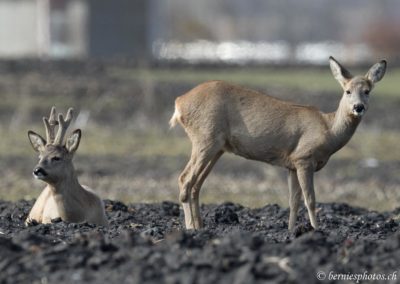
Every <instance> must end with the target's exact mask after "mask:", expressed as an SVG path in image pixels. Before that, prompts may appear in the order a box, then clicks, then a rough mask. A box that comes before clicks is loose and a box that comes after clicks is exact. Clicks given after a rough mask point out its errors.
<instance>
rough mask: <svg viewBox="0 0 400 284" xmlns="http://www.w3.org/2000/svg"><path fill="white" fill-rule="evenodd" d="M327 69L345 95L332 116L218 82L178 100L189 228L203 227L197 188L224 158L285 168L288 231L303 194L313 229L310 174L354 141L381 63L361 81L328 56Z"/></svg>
mask: <svg viewBox="0 0 400 284" xmlns="http://www.w3.org/2000/svg"><path fill="white" fill-rule="evenodd" d="M330 67H331V70H332V73H333V76H334V77H335V79H336V80H337V81H338V82H339V84H340V85H341V86H342V88H343V90H344V93H343V96H342V99H341V101H340V103H339V107H338V109H337V110H336V111H335V112H332V113H323V112H321V111H319V110H318V109H317V108H315V107H312V106H303V105H298V104H295V103H291V102H287V101H283V100H279V99H277V98H274V97H271V96H267V95H264V94H262V93H259V92H257V91H254V90H249V89H245V88H242V87H240V86H236V85H232V84H229V83H226V82H221V81H211V82H206V83H203V84H200V85H198V86H197V87H195V88H194V89H192V90H191V91H189V92H188V93H186V94H185V95H183V96H180V97H178V98H177V99H176V101H175V112H174V114H173V116H172V118H171V120H170V125H171V127H173V126H175V125H176V124H177V123H178V122H179V123H180V124H181V125H182V127H183V128H184V129H185V131H186V133H187V135H188V136H189V138H190V140H191V142H192V154H191V157H190V160H189V162H188V164H187V165H186V167H185V169H184V170H183V172H182V174H181V175H180V177H179V189H180V194H179V199H180V201H181V202H182V205H183V209H184V213H185V223H186V228H187V229H198V228H201V227H202V226H203V224H202V219H201V217H200V212H199V211H200V210H199V193H200V189H201V186H202V184H203V182H204V180H205V179H206V177H207V175H208V174H209V173H210V171H211V169H212V168H213V166H214V165H215V163H216V162H217V160H218V159H219V158H220V157H221V155H222V154H223V153H224V152H231V153H234V154H236V155H239V156H242V157H244V158H247V159H251V160H257V161H262V162H266V163H269V164H272V165H277V166H281V167H285V168H287V169H288V172H289V175H288V183H289V198H290V200H289V207H290V214H289V229H290V230H293V229H294V227H295V224H296V219H297V212H298V208H299V204H300V200H301V195H302V194H303V196H304V201H305V205H306V207H307V210H308V215H309V218H310V222H311V225H312V226H313V227H314V228H315V229H317V228H318V224H317V219H316V215H315V193H314V182H313V178H314V172H316V171H319V170H320V169H322V168H323V167H324V166H325V164H326V163H327V162H328V159H329V157H330V156H331V155H332V154H333V153H335V152H336V151H338V150H339V149H340V148H342V147H343V146H344V145H345V144H346V143H347V142H348V141H349V140H350V138H351V136H352V135H353V133H354V131H355V130H356V128H357V126H358V124H359V123H360V121H361V118H362V117H363V115H364V114H365V112H366V111H367V109H368V100H369V95H370V92H371V90H372V88H373V87H374V84H375V83H376V82H378V81H380V80H381V79H382V77H383V76H384V74H385V70H386V61H384V60H382V61H381V62H379V63H376V64H375V65H373V66H372V67H371V69H370V70H369V71H368V73H367V74H366V75H365V76H352V75H351V74H350V73H349V71H347V70H346V69H345V68H344V67H342V66H341V65H340V64H339V62H337V61H336V60H335V59H334V58H333V57H330Z"/></svg>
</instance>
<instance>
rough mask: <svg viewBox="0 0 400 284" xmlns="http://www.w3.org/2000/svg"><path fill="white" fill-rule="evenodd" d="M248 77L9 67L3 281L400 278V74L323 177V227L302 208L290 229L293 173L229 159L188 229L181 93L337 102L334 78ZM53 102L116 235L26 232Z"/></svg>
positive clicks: (0, 206)
mask: <svg viewBox="0 0 400 284" xmlns="http://www.w3.org/2000/svg"><path fill="white" fill-rule="evenodd" d="M326 69H327V67H326ZM241 70H243V71H238V70H236V69H215V70H214V69H212V70H197V69H190V68H189V69H184V70H175V69H171V70H168V69H162V70H159V69H143V68H142V69H138V68H136V67H133V66H130V65H129V64H121V63H115V62H113V63H98V62H29V61H24V62H1V63H0V72H1V73H0V99H1V100H0V134H1V139H0V172H1V173H2V176H1V178H0V200H8V201H1V202H0V247H1V249H0V254H1V255H0V271H1V274H0V283H3V282H4V283H16V282H18V281H19V282H27V281H29V282H31V281H36V283H57V282H62V283H71V282H73V281H78V282H79V281H81V282H83V281H87V282H93V283H99V282H104V281H107V280H109V281H111V283H115V282H121V283H131V282H135V283H143V282H149V283H158V282H160V281H164V282H168V283H210V282H224V283H253V282H260V283H264V282H265V281H267V280H271V281H272V282H278V283H288V282H293V283H305V282H307V283H313V282H316V283H319V281H318V280H317V278H316V273H317V272H318V271H322V272H324V273H326V274H328V273H329V271H336V272H341V273H364V271H367V272H371V273H372V272H375V273H393V272H394V271H396V270H397V269H398V267H399V264H400V261H399V258H398V252H399V246H400V245H399V244H400V241H399V240H400V237H399V235H398V233H396V231H397V230H398V227H399V213H400V211H399V209H398V207H399V204H400V186H399V184H400V183H399V181H400V177H399V176H398V169H399V166H400V162H399V161H400V144H399V143H398V141H399V139H400V134H399V124H398V121H399V112H398V109H399V106H400V97H398V96H397V87H396V83H397V82H399V78H400V73H399V72H398V71H397V70H390V69H389V70H388V74H387V75H386V77H385V78H384V79H383V81H382V83H381V86H378V87H377V88H376V91H375V92H374V95H372V97H371V107H370V110H369V111H368V113H367V114H366V117H365V119H364V121H363V122H362V125H361V126H360V128H359V129H358V130H357V132H356V135H355V136H354V137H353V138H352V140H351V142H350V143H349V144H348V145H347V146H346V147H345V148H344V149H342V150H341V151H340V152H339V153H337V154H336V155H334V157H333V158H332V159H331V161H330V162H329V163H328V165H327V166H326V167H325V168H324V169H323V170H322V171H321V172H319V173H317V174H316V178H315V182H316V195H317V201H319V202H325V203H320V204H319V207H320V212H319V218H320V223H321V225H322V227H321V229H320V230H319V231H317V232H312V231H311V232H309V230H310V228H309V226H308V225H307V224H308V223H307V222H306V218H305V212H304V210H303V212H302V216H301V218H302V219H301V225H300V226H299V227H298V228H297V231H296V232H295V233H294V234H290V233H289V232H288V231H287V229H286V228H287V217H288V211H287V209H285V208H287V205H286V204H287V200H288V198H287V185H286V172H285V171H284V170H283V169H279V168H274V167H271V166H268V165H265V164H262V163H258V162H252V161H247V160H245V159H242V158H238V157H234V156H232V155H224V156H223V157H222V159H221V160H220V161H219V162H218V163H217V165H216V167H215V169H214V171H213V172H212V173H211V175H210V176H209V178H208V179H207V181H206V183H205V184H204V186H203V190H202V193H201V201H202V202H204V203H205V204H207V205H203V207H202V212H203V216H205V219H206V226H207V228H206V229H204V230H201V231H200V232H196V233H195V232H185V231H184V230H182V226H181V224H182V212H181V211H180V209H179V207H178V205H177V204H175V203H169V202H165V200H171V201H177V196H178V189H177V178H178V175H179V172H180V171H181V170H182V169H183V167H184V165H185V163H186V162H187V159H188V156H189V152H190V144H189V142H188V139H187V138H186V136H185V134H184V133H183V131H182V130H181V129H179V128H177V129H173V130H169V129H168V120H169V117H170V116H171V115H172V112H173V103H174V98H175V97H177V96H179V95H181V94H183V93H184V92H186V91H188V90H189V89H190V88H192V87H193V86H195V85H196V84H198V83H200V82H202V81H204V80H207V79H225V80H231V81H233V82H237V83H240V84H243V85H246V86H249V87H253V88H256V89H258V90H262V91H265V92H268V93H270V94H272V95H276V96H279V97H281V98H283V99H289V100H292V101H295V102H298V103H303V104H313V105H316V106H318V107H320V108H322V109H323V110H324V111H333V110H334V109H335V108H336V106H337V104H338V101H339V99H340V94H341V90H340V89H339V86H338V85H337V84H336V82H335V81H334V79H333V78H332V76H331V75H330V74H329V73H328V72H327V71H326V70H325V69H324V70H306V71H304V70H294V71H292V70H274V69H266V70H264V69H255V70H253V69H247V68H246V67H242V68H241ZM364 71H365V70H364ZM277 74H278V75H277ZM298 74H300V75H298ZM52 105H56V106H57V107H58V108H59V109H60V110H62V111H64V112H65V111H66V109H67V107H69V106H73V107H74V108H75V109H76V112H77V113H78V114H79V116H78V118H77V120H76V122H75V127H79V128H82V129H83V138H82V142H81V145H80V149H79V150H78V152H77V154H76V159H75V166H76V168H77V171H78V173H79V176H80V181H81V182H82V183H83V184H86V185H89V186H90V187H92V188H94V189H95V191H96V192H97V193H99V195H100V196H101V197H102V198H104V199H110V200H113V201H108V202H107V204H106V207H107V214H108V216H109V218H110V221H111V226H110V228H109V229H104V228H95V227H93V226H91V225H89V224H82V225H74V224H65V223H63V222H57V223H54V224H51V225H39V226H34V227H29V228H24V227H23V219H24V217H25V216H26V214H27V213H28V211H29V208H30V207H31V205H32V202H33V201H32V199H34V198H36V197H37V196H38V194H39V193H40V190H41V189H42V188H43V187H44V185H43V184H42V183H41V182H38V181H35V180H34V179H33V178H32V176H31V172H32V169H33V167H34V165H35V163H36V160H37V157H36V153H34V151H33V150H32V149H31V147H30V145H29V142H28V139H27V135H26V132H27V130H29V129H32V130H35V131H38V132H39V133H44V129H43V125H42V123H41V117H42V116H43V115H47V114H48V112H49V110H50V107H51V106H52ZM20 199H25V200H28V201H18V200H20ZM117 200H122V201H123V202H124V203H125V204H128V203H133V204H132V205H125V204H122V203H118V202H117ZM225 201H232V202H235V204H231V203H223V202H225ZM143 202H153V204H139V203H143ZM154 202H157V203H154ZM337 202H339V203H337ZM341 202H345V203H347V204H350V205H346V204H342V203H341ZM210 203H213V204H215V203H217V204H221V205H208V204H210ZM236 203H240V204H241V205H239V204H236ZM274 204H275V205H274ZM276 204H278V205H276ZM353 206H360V207H363V208H366V209H360V208H358V207H353ZM257 208H258V209H257ZM376 210H378V211H384V212H383V213H379V212H378V211H376ZM235 281H236V282H235ZM325 281H326V282H328V281H327V280H325ZM385 283H388V282H387V281H385ZM389 283H390V282H389ZM392 283H395V281H394V282H392Z"/></svg>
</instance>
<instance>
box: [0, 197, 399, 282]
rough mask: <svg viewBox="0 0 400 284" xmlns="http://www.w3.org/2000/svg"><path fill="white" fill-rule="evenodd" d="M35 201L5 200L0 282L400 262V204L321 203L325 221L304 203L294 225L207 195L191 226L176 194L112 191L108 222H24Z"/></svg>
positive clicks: (193, 276) (286, 273)
mask: <svg viewBox="0 0 400 284" xmlns="http://www.w3.org/2000/svg"><path fill="white" fill-rule="evenodd" d="M32 204H33V203H32V202H28V201H19V202H16V203H12V202H5V201H0V272H1V273H0V283H83V282H84V283H207V284H208V283H266V282H269V283H321V282H323V283H332V282H334V281H333V280H331V281H329V280H328V275H329V273H330V272H331V271H332V273H345V274H349V273H356V274H363V273H364V272H366V273H369V274H371V273H376V274H379V275H382V274H385V275H384V276H387V275H392V277H393V273H397V272H396V270H397V269H398V268H399V265H400V233H398V232H397V231H398V230H399V225H400V222H399V213H400V209H397V210H394V211H392V212H385V213H378V212H374V211H368V210H365V209H362V208H356V207H350V206H349V205H346V204H337V203H332V204H318V208H319V213H318V218H319V222H320V226H321V228H320V229H319V230H317V231H313V230H312V229H311V227H310V225H309V223H308V220H307V218H306V211H305V209H304V208H302V209H301V211H300V217H299V222H298V226H297V228H296V230H295V232H294V233H290V232H289V231H288V230H287V220H288V209H286V208H281V207H279V206H278V205H267V206H265V207H262V208H258V209H249V208H245V207H242V206H241V205H239V204H232V203H224V204H221V205H203V206H202V214H203V216H204V219H205V229H202V230H200V231H197V232H194V231H186V230H184V229H183V227H182V224H183V212H182V210H181V209H180V207H179V206H178V204H176V203H172V202H163V203H157V204H130V205H125V204H123V203H121V202H116V201H106V202H105V206H106V211H107V214H108V218H109V221H110V226H109V228H102V227H95V226H93V225H91V224H68V223H64V222H62V221H60V220H55V221H54V222H53V223H52V224H47V225H35V226H30V227H25V226H24V219H25V217H26V215H27V213H28V212H29V210H30V208H31V206H32ZM318 272H320V274H319V275H321V272H322V273H325V275H326V277H327V278H326V279H325V281H319V280H318V279H317V273H318ZM394 276H395V277H398V276H397V275H394ZM395 282H396V281H392V282H390V281H386V282H385V283H395ZM374 283H375V282H374Z"/></svg>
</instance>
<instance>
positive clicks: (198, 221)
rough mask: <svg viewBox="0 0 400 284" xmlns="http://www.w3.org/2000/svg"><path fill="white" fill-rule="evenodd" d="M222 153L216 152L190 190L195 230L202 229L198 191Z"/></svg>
mask: <svg viewBox="0 0 400 284" xmlns="http://www.w3.org/2000/svg"><path fill="white" fill-rule="evenodd" d="M223 153H224V152H223V151H220V152H218V153H217V154H216V155H215V156H214V157H213V158H212V159H211V161H210V162H208V164H207V166H206V167H205V168H204V170H203V171H202V172H201V174H200V176H199V177H198V179H197V181H196V183H195V184H194V186H193V188H192V196H191V197H192V206H193V207H192V208H193V217H194V222H195V227H197V228H202V227H203V221H202V220H201V214H200V204H199V195H200V189H201V187H202V185H203V183H204V181H205V180H206V178H207V176H208V174H209V173H210V172H211V170H212V168H213V167H214V165H215V163H216V162H217V161H218V159H219V158H220V157H221V156H222V154H223Z"/></svg>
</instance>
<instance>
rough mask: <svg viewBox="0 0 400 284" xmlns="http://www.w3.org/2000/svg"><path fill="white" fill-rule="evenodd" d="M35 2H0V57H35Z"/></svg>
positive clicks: (36, 29) (37, 44)
mask: <svg viewBox="0 0 400 284" xmlns="http://www.w3.org/2000/svg"><path fill="white" fill-rule="evenodd" d="M37 12H38V9H37V2H36V1H15V0H14V1H12V0H11V1H0V57H21V56H22V57H24V56H29V57H31V56H37V55H38V54H39V41H38V37H37V33H38V23H37Z"/></svg>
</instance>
